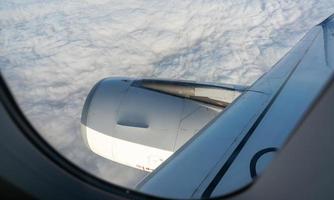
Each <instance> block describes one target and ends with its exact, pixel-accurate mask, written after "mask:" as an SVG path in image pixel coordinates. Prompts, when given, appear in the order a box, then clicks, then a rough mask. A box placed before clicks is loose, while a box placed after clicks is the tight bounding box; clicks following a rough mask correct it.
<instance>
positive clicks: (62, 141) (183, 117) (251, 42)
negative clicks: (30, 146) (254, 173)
mask: <svg viewBox="0 0 334 200" xmlns="http://www.w3.org/2000/svg"><path fill="white" fill-rule="evenodd" d="M333 8H334V2H333V1H331V0H322V1H318V0H307V1H265V0H254V1H253V0H252V1H244V0H237V1H234V0H233V1H232V0H231V1H209V0H208V1H192V0H184V1H157V0H149V1H132V0H125V1H124V0H116V1H108V0H94V1H93V0H87V1H81V0H80V1H66V0H2V1H1V2H0V49H1V50H0V67H1V73H2V75H3V76H4V77H5V79H6V81H7V83H8V85H9V86H10V89H11V91H12V93H13V94H14V96H15V98H16V100H17V103H18V104H19V106H20V107H21V109H22V111H23V112H24V114H25V115H26V116H27V117H28V119H29V120H30V122H31V123H32V124H33V126H34V127H35V128H36V129H37V130H38V132H39V133H40V134H41V136H42V137H43V138H45V140H46V141H47V142H49V143H50V144H51V145H52V146H53V147H54V148H55V149H56V150H58V151H59V152H60V153H61V154H62V155H64V156H65V157H66V158H67V159H68V160H70V161H72V162H73V163H75V164H76V165H78V166H80V167H82V168H83V169H85V170H87V171H88V172H90V173H92V174H94V175H96V176H97V177H99V178H101V179H104V180H107V181H109V182H111V183H115V184H118V185H121V186H125V187H128V188H131V189H133V188H135V187H136V186H137V185H138V184H140V182H141V180H143V178H145V177H146V176H147V175H148V174H150V173H151V172H152V171H153V170H154V169H155V168H156V167H158V166H159V165H160V164H161V163H162V162H163V161H164V159H167V158H168V157H169V156H170V155H172V154H173V152H175V151H176V150H177V149H179V148H180V147H182V145H183V144H185V143H186V142H187V141H188V140H189V139H191V138H192V137H193V136H194V135H195V134H196V133H197V132H198V131H199V130H200V129H201V128H203V127H204V126H205V125H206V124H207V123H209V122H210V121H211V120H213V119H215V117H216V116H218V115H219V114H220V113H221V111H222V110H224V108H225V107H226V106H228V105H229V104H230V103H231V102H233V100H235V99H236V98H237V97H238V96H239V95H240V94H241V93H242V92H238V91H232V92H231V91H230V90H226V88H224V87H216V86H217V85H219V84H227V86H230V85H234V84H235V85H238V86H240V87H241V88H242V86H249V85H251V84H252V83H253V82H254V81H256V80H257V79H258V78H259V77H260V76H261V75H262V74H263V73H265V72H266V71H268V70H269V69H270V67H272V66H273V65H274V64H275V63H276V62H277V61H278V60H279V59H280V58H281V57H282V56H283V55H284V54H285V53H286V52H288V50H290V49H291V48H292V47H293V46H294V45H295V44H296V42H297V41H298V40H300V39H301V38H302V36H303V35H304V34H305V33H306V32H307V31H308V30H309V29H311V28H312V27H313V26H314V25H316V24H317V23H319V22H321V21H322V20H323V19H325V18H326V17H327V16H329V15H330V14H331V13H332V12H334V9H333ZM107 77H109V78H110V77H112V78H115V80H117V81H118V82H117V81H116V82H112V81H111V82H110V84H111V85H110V87H112V88H116V89H115V91H114V92H115V93H113V94H119V95H126V97H123V96H122V98H121V96H117V95H116V97H114V96H112V95H111V96H112V97H110V96H108V95H110V94H112V93H109V94H108V91H109V92H110V91H111V90H108V87H109V86H108V84H109V83H108V84H106V85H104V86H103V87H102V86H101V87H97V89H96V91H95V92H96V93H99V94H101V96H103V95H107V97H108V98H107V97H106V98H105V99H103V98H102V97H101V99H98V100H97V99H92V100H91V102H90V103H92V104H91V105H96V108H94V109H96V110H97V111H101V112H102V111H105V110H106V109H110V110H108V111H110V112H108V113H107V114H105V115H104V114H101V115H99V116H100V118H99V117H98V118H94V119H93V118H85V114H84V112H83V109H84V104H85V101H86V102H87V101H88V100H87V99H88V98H89V94H90V91H93V90H94V89H92V88H93V86H94V85H95V84H96V83H98V82H99V81H100V80H102V79H103V78H107ZM116 77H124V78H119V79H117V78H116ZM143 77H144V78H145V80H146V81H140V80H139V81H138V80H137V79H139V78H143ZM152 78H155V79H161V80H167V81H177V80H179V81H180V80H182V81H185V82H182V83H176V84H175V83H173V82H171V83H169V82H167V84H166V82H158V83H155V82H154V81H153V82H152V81H151V79H152ZM132 79H136V80H137V82H136V81H133V80H132ZM105 81H107V82H108V79H106V80H105ZM188 81H190V82H188ZM192 81H196V84H197V83H201V84H202V83H203V84H204V85H200V84H199V85H196V84H195V85H194V83H193V82H192ZM205 84H211V85H212V84H213V85H215V86H214V87H211V86H210V87H208V86H207V85H205ZM129 85H131V88H130V86H129ZM171 85H172V89H171V88H170V86H171ZM175 85H176V86H177V88H178V89H177V91H174V90H173V89H174V88H175V87H174V86H175ZM122 88H123V89H124V90H126V92H123V93H122V92H121V90H123V89H122ZM129 88H130V89H129ZM143 88H145V89H147V90H143ZM179 88H182V89H179ZM227 88H228V87H227ZM179 91H182V92H181V93H180V92H179ZM226 91H227V92H226ZM178 92H179V93H178ZM150 95H151V98H150ZM109 97H110V98H114V99H112V102H111V101H110V102H109V100H110V99H109ZM118 97H119V98H118ZM140 98H142V99H143V101H142V102H145V103H143V104H140V103H138V101H139V100H138V99H140ZM98 101H101V102H98ZM165 101H168V105H170V106H166V105H165V104H163V102H165ZM114 102H116V103H118V104H117V105H116V104H115V108H117V109H116V110H113V108H114V107H112V106H114V104H112V103H114ZM157 102H158V103H157ZM159 102H160V104H159ZM108 103H110V105H109V104H108ZM102 105H105V106H106V107H103V106H102ZM108 105H109V106H111V107H110V108H109V107H108ZM195 108H196V109H195ZM90 109H92V108H91V107H90ZM149 109H153V110H154V111H155V112H152V113H150V114H148V115H145V116H144V115H143V113H144V114H145V113H146V112H147V110H149ZM97 111H96V112H97ZM87 112H88V110H87ZM113 112H115V113H117V116H118V118H117V119H116V118H115V119H112V116H115V115H116V114H115V115H113ZM133 112H135V114H133ZM129 113H130V114H129ZM82 115H83V116H82ZM96 115H98V114H96ZM189 115H191V118H190V117H188V116H189ZM162 116H163V117H165V118H162ZM83 118H85V119H86V121H85V120H84V121H83ZM106 119H108V120H109V119H110V124H108V120H106ZM164 119H173V120H174V121H175V122H174V121H168V120H164ZM94 120H95V121H94ZM112 120H113V121H112ZM84 122H85V123H84ZM88 123H89V124H93V125H92V127H89V128H92V129H93V131H98V132H99V133H102V134H101V135H95V136H94V137H96V138H95V139H94V141H96V142H95V143H94V144H93V143H91V144H88V145H89V146H90V147H92V146H94V148H91V149H90V148H88V147H87V143H89V141H87V138H86V139H85V138H83V136H82V132H83V131H82V129H83V127H82V126H83V125H87V124H88ZM112 123H114V124H113V127H112V128H110V127H109V126H111V124H112ZM95 125H96V126H99V127H102V128H101V129H99V128H95V129H94V126H95ZM103 127H105V128H103ZM189 127H191V128H189ZM84 128H85V127H84ZM148 129H150V130H153V131H151V132H150V131H146V130H148ZM162 129H164V130H165V131H163V130H162ZM156 130H161V132H159V135H155V136H152V135H154V134H155V133H156ZM108 131H115V132H117V133H118V135H112V137H106V136H108V134H105V132H108ZM84 132H85V133H87V130H86V129H85V130H84ZM123 133H126V134H123ZM87 134H88V135H89V133H87ZM135 134H143V135H144V136H145V137H144V136H143V138H142V136H137V135H135ZM145 134H146V135H145ZM150 134H151V135H150ZM109 136H110V135H109ZM86 137H93V136H86ZM111 138H112V139H111ZM159 138H160V140H159ZM161 138H163V140H162V139H161ZM85 140H86V141H85ZM106 141H110V142H112V143H113V144H115V146H117V148H114V149H113V150H112V151H113V152H114V153H115V152H118V154H117V155H118V156H119V157H117V161H118V162H115V161H112V160H113V159H114V160H115V157H113V158H110V157H108V155H109V154H108V152H109V151H110V150H109V149H108V148H110V147H109V146H108V143H105V142H106ZM124 141H125V142H124ZM133 144H136V145H133ZM137 144H138V145H137ZM160 147H161V148H160ZM147 148H149V149H147ZM129 149H133V151H130V150H129ZM126 151H128V152H127V153H124V152H126ZM136 151H137V152H139V154H140V152H141V151H143V152H145V151H155V152H157V153H156V155H157V156H151V157H150V158H149V160H145V162H144V161H142V160H141V159H144V158H142V157H141V155H142V154H140V155H139V154H138V155H134V154H132V153H133V152H136ZM106 152H107V153H106ZM107 154H108V155H107ZM128 154H132V155H131V156H130V155H128ZM159 156H162V157H163V159H162V158H161V157H159ZM266 156H271V155H270V154H268V155H266ZM145 158H146V157H145ZM266 158H267V157H263V158H261V159H262V160H261V163H262V162H263V163H266V162H267V161H266ZM135 159H138V160H140V161H138V162H137V161H136V160H135ZM138 163H139V164H138ZM147 163H148V164H147ZM261 163H260V164H259V165H258V166H256V169H259V170H261V171H262V164H261Z"/></svg>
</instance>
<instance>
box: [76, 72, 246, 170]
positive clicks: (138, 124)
mask: <svg viewBox="0 0 334 200" xmlns="http://www.w3.org/2000/svg"><path fill="white" fill-rule="evenodd" d="M203 94H204V95H205V96H203ZM210 94H211V95H210ZM238 94H239V93H238V92H236V91H233V90H229V89H227V90H226V89H224V88H220V87H217V86H210V85H206V84H197V83H193V82H180V81H166V80H152V79H122V78H107V79H103V80H101V81H100V82H98V83H97V84H96V85H95V86H94V87H93V89H92V90H91V91H90V93H89V95H88V97H87V99H86V102H85V105H84V108H83V111H82V117H81V132H82V134H83V138H84V141H85V143H86V145H87V146H88V147H89V148H90V149H91V150H92V151H93V152H94V153H96V154H98V155H100V156H102V157H105V158H107V159H110V160H112V161H115V162H118V163H121V164H124V165H127V166H130V167H134V168H138V169H141V170H145V171H152V170H154V169H155V168H156V167H157V166H159V165H160V164H161V163H162V162H163V161H165V160H166V159H167V158H168V157H169V156H170V155H172V154H173V153H174V152H175V151H176V150H177V149H178V148H180V147H181V146H182V145H183V144H184V143H185V142H187V141H188V140H189V139H190V138H191V137H193V136H194V135H195V134H196V133H198V131H199V130H200V129H201V128H203V127H204V126H205V125H206V124H207V123H208V122H209V121H211V120H212V119H213V118H215V117H216V116H217V114H218V113H219V112H221V111H222V110H223V109H224V108H225V107H226V106H227V105H228V104H229V103H230V101H233V99H235V98H236V97H237V96H238ZM222 98H223V99H222Z"/></svg>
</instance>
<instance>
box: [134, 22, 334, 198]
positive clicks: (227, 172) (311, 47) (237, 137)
mask: <svg viewBox="0 0 334 200" xmlns="http://www.w3.org/2000/svg"><path fill="white" fill-rule="evenodd" d="M333 18H334V17H333V16H331V17H329V18H328V19H326V20H325V21H324V22H322V23H321V24H319V25H317V26H315V27H314V28H312V29H311V30H310V31H309V32H308V33H307V34H306V35H305V36H304V37H303V39H302V40H300V41H299V42H298V43H297V45H296V46H295V47H294V48H293V49H291V50H290V51H289V52H288V53H287V54H286V55H285V56H284V57H283V58H282V59H281V60H280V61H279V62H278V63H276V64H275V65H274V67H273V68H272V69H271V70H270V71H268V72H267V73H266V74H264V75H263V76H262V77H261V78H260V79H258V80H257V81H256V82H255V83H254V84H253V85H252V86H250V87H249V88H247V89H246V90H245V91H244V92H243V93H242V95H241V96H239V97H238V99H237V100H235V101H234V102H233V103H232V104H231V105H229V106H228V107H227V108H226V109H225V110H224V111H223V112H222V113H221V114H220V115H219V116H217V117H216V118H215V119H214V120H213V121H212V122H211V123H209V124H208V125H207V126H205V127H204V128H203V129H202V130H201V131H200V132H199V133H198V134H197V135H196V136H195V137H194V138H192V139H191V140H190V141H188V142H187V143H186V144H185V145H184V146H183V147H181V148H180V149H179V150H178V151H177V152H176V153H174V154H173V155H172V156H171V157H170V158H169V159H168V160H167V161H165V162H164V163H163V164H162V165H161V166H159V167H158V168H157V169H156V170H155V171H154V172H153V173H151V174H150V175H149V176H148V177H146V178H145V179H144V180H143V181H142V182H141V183H140V184H139V185H138V189H139V190H140V191H142V192H145V193H149V194H152V195H157V196H168V197H173V198H189V197H192V198H200V197H213V196H218V195H222V194H227V193H230V192H232V191H234V190H236V189H239V188H240V187H242V186H245V185H247V184H249V183H250V182H251V181H252V180H253V178H255V177H256V175H257V173H260V172H261V171H262V169H263V168H264V167H265V166H266V165H268V164H269V162H270V161H271V160H272V159H273V157H274V154H275V151H276V150H277V149H279V148H281V147H282V146H283V145H284V143H285V141H286V140H287V138H288V137H289V135H290V133H292V132H293V130H294V128H295V127H296V126H297V125H298V122H299V121H300V120H301V119H302V118H303V116H304V114H305V113H306V112H307V111H308V110H309V108H310V106H311V104H312V103H313V102H314V100H315V99H316V98H317V97H318V96H319V94H320V92H321V91H322V89H323V88H324V86H325V85H326V83H327V82H328V81H329V80H330V79H331V77H332V76H333V67H334V57H333V55H334V19H333ZM259 152H260V153H261V152H267V153H268V154H267V155H266V156H265V157H263V158H261V159H256V160H257V162H256V163H255V167H254V163H252V162H253V161H254V156H255V157H256V155H258V153H259ZM252 160H253V161H252ZM252 165H253V166H252ZM254 168H255V172H256V173H255V174H254ZM252 169H253V173H252Z"/></svg>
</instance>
